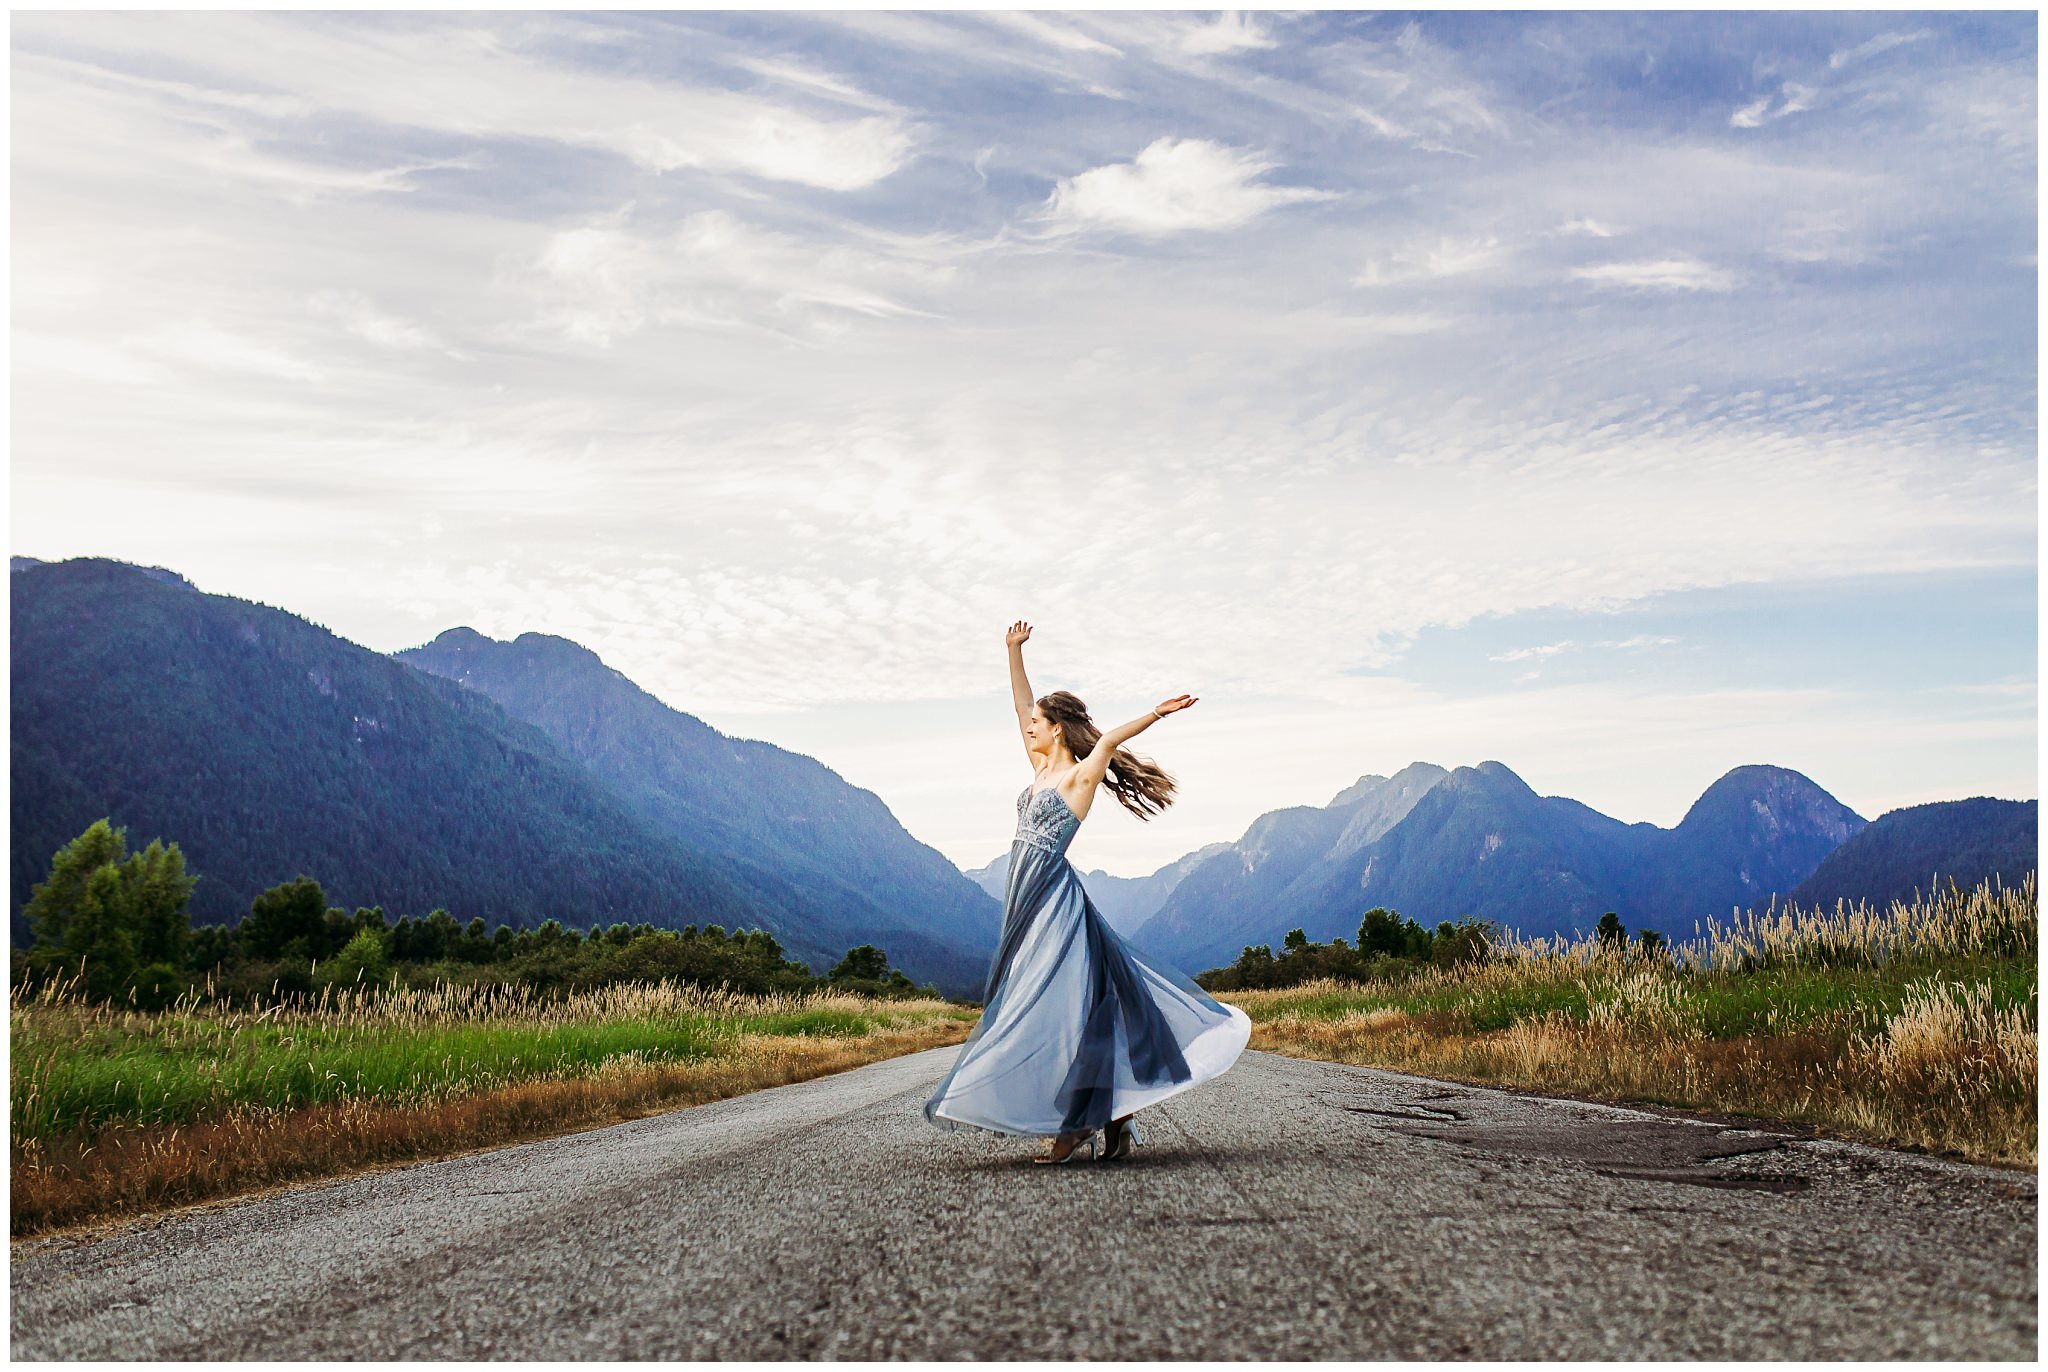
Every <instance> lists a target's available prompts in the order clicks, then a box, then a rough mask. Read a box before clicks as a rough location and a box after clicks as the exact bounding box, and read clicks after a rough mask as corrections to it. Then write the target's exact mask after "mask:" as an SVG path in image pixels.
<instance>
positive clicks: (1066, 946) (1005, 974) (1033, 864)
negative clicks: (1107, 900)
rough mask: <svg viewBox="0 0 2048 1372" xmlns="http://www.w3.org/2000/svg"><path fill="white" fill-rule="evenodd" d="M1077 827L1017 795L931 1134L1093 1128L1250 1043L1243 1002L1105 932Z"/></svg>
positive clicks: (1212, 1071)
mask: <svg viewBox="0 0 2048 1372" xmlns="http://www.w3.org/2000/svg"><path fill="white" fill-rule="evenodd" d="M1080 828H1081V821H1080V820H1079V819H1078V818H1076V817H1075V815H1074V812H1073V809H1072V808H1071V807H1070V806H1069V805H1068V804H1067V802H1066V799H1065V797H1063V796H1061V795H1060V793H1059V791H1058V790H1057V789H1056V788H1054V787H1051V786H1048V787H1046V788H1045V789H1044V790H1042V791H1035V790H1033V789H1032V788H1030V787H1028V786H1027V787H1025V788H1024V792H1023V794H1021V795H1019V796H1018V797H1017V836H1016V839H1015V841H1014V842H1012V843H1011V845H1010V882H1009V887H1008V889H1007V891H1006V892H1005V893H1004V897H1003V931H1002V937H1001V939H1000V941H999V942H998V944H997V946H996V956H995V961H994V963H993V964H992V965H991V966H990V968H989V974H988V982H987V985H986V986H985V988H984V989H983V992H982V1007H983V1008H982V1015H981V1022H980V1023H978V1024H976V1025H975V1026H974V1031H973V1032H972V1033H971V1034H969V1035H968V1036H967V1041H966V1043H964V1044H963V1045H961V1048H960V1056H959V1057H958V1058H957V1059H955V1060H954V1063H953V1067H952V1070H951V1071H949V1072H947V1073H946V1077H945V1080H943V1081H941V1082H940V1083H939V1089H938V1090H937V1091H935V1092H933V1093H932V1098H931V1099H930V1100H928V1101H926V1102H925V1106H924V1114H925V1118H926V1119H928V1120H930V1121H931V1122H932V1123H933V1124H934V1125H937V1126H938V1127H939V1128H941V1129H985V1130H989V1131H991V1132H994V1133H998V1134H1021V1135H1031V1136H1044V1135H1050V1134H1060V1133H1080V1132H1082V1131H1084V1130H1089V1129H1100V1128H1101V1127H1102V1126H1103V1125H1104V1124H1106V1123H1108V1122H1109V1121H1110V1120H1111V1119H1118V1118H1121V1117H1123V1116H1125V1115H1128V1114H1130V1113H1132V1112H1133V1111H1135V1110H1141V1109H1143V1108H1145V1107H1146V1106H1148V1105H1157V1104H1158V1103H1159V1102H1160V1101H1163V1100H1165V1099H1167V1098H1168V1097H1170V1096H1175V1095H1178V1094H1180V1093H1181V1092H1182V1091H1185V1090H1187V1089H1188V1088H1190V1087H1193V1086H1199V1085H1201V1084H1202V1083H1203V1082H1205V1081H1208V1080H1209V1079H1211V1078H1212V1077H1216V1076H1219V1075H1221V1074H1222V1073H1223V1072H1224V1071H1225V1070H1226V1069H1228V1068H1229V1066H1230V1065H1231V1064H1232V1063H1234V1062H1236V1061H1237V1056H1238V1054H1239V1053H1241V1052H1243V1051H1244V1046H1245V1043H1246V1041H1247V1040H1249V1039H1250V1038H1251V1032H1252V1023H1251V1020H1250V1018H1249V1017H1247V1016H1246V1014H1245V1013H1244V1011H1242V1010H1240V1009H1238V1008H1237V1007H1236V1006H1234V1005H1224V1004H1222V1003H1220V1002H1218V1001H1217V1000H1215V999H1214V998H1212V997H1211V996H1210V995H1209V993H1208V992H1206V991H1204V990H1203V989H1202V988H1201V987H1200V986H1197V985H1196V984H1195V983H1194V981H1193V980H1191V979H1190V978H1188V977H1186V976H1184V975H1182V974H1181V973H1180V972H1177V971H1175V970H1173V969H1172V968H1170V967H1162V966H1158V965H1156V964H1154V963H1152V962H1150V961H1148V960H1147V959H1146V958H1144V957H1143V956H1141V955H1140V954H1139V953H1138V952H1136V951H1135V950H1134V949H1132V948H1131V947H1130V946H1129V945H1127V944H1126V943H1125V942H1124V941H1123V940H1122V939H1121V938H1119V937H1118V936H1117V932H1116V931H1115V930H1114V929H1112V928H1110V927H1109V921H1108V920H1106V919H1104V918H1103V916H1102V912H1101V911H1100V910H1098V909H1097V908H1096V907H1095V902H1094V901H1092V900H1090V899H1089V898H1088V893H1087V891H1086V890H1084V889H1083V888H1082V886H1081V878H1080V875H1079V873H1077V872H1076V871H1075V870H1074V864H1073V863H1071V862H1069V861H1068V860H1067V845H1069V844H1070V843H1072V842H1073V840H1074V835H1075V834H1076V833H1078V832H1079V831H1080Z"/></svg>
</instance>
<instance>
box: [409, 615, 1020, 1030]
mask: <svg viewBox="0 0 2048 1372" xmlns="http://www.w3.org/2000/svg"><path fill="white" fill-rule="evenodd" d="M395 656H396V657H397V658H398V660H399V661H401V662H405V663H407V664H409V665H410V666H413V667H417V668H419V669H420V670H422V671H424V672H430V673H432V674H433V675H435V676H437V677H441V678H445V679H446V680H449V681H452V682H457V683H460V684H461V685H462V686H463V687H464V688H466V689H468V690H471V691H474V692H477V693H479V694H480V695H483V696H487V697H489V698H490V699H491V700H493V701H495V702H497V703H498V704H499V705H502V706H503V707H504V708H505V710H506V711H507V712H508V713H509V714H511V715H512V716H513V717H514V718H516V719H519V720H523V721H525V722H526V723H528V724H532V725H534V726H536V727H537V728H539V729H541V730H542V731H543V732H545V733H546V734H547V736H548V737H549V738H550V739H552V740H553V741H554V743H555V744H556V745H557V746H558V747H559V748H561V749H562V751H563V752H565V753H566V754H568V755H569V756H570V757H572V758H574V759H575V760H576V761H577V762H578V763H580V764H581V765H582V766H583V767H584V768H585V769H586V770H587V771H588V772H589V773H590V775H591V776H593V777H595V778H596V779H598V780H599V781H601V782H602V783H603V784H604V785H605V787H606V788H607V789H608V790H610V791H611V793H612V794H614V795H616V796H619V797H621V798H623V799H624V800H626V801H627V802H628V803H629V804H630V805H631V806H632V807H633V809H634V810H635V812H636V813H637V814H638V815H639V816H640V817H641V818H642V819H643V820H644V821H645V822H646V823H648V824H649V825H650V826H652V827H653V828H654V829H655V830H656V831H657V832H659V833H661V834H663V835H665V836H667V837H668V838H669V839H670V840H671V842H673V843H676V844H681V845H685V846H687V847H688V848H689V849H690V850H691V851H693V852H696V853H700V854H704V855H707V856H714V857H716V858H717V859H718V860H719V861H720V862H721V863H722V864H724V865H726V866H728V867H729V868H730V869H731V870H733V871H734V872H736V873H737V874H738V879H739V880H740V882H741V884H742V885H743V886H744V887H745V888H746V889H748V890H750V891H754V892H757V893H760V894H761V895H763V896H764V897H765V898H768V899H771V900H772V901H773V902H774V904H775V905H776V906H778V907H779V908H781V909H783V910H785V911H787V912H788V915H789V917H790V918H791V919H793V920H795V921H796V922H798V923H799V924H801V925H805V926H811V927H816V928H818V929H821V930H829V931H832V938H833V939H834V940H835V941H836V943H837V946H838V948H839V951H841V952H843V951H844V950H845V949H846V948H847V947H850V946H852V945H853V944H856V943H873V944H877V945H879V946H880V947H882V948H884V949H886V950H887V951H888V953H889V955H890V958H891V960H892V961H894V962H895V963H896V965H898V966H900V967H902V968H904V969H905V970H906V971H907V972H909V973H910V974H911V975H912V976H913V977H917V978H919V979H925V978H930V979H933V980H936V981H937V982H938V983H939V984H940V985H941V986H942V987H946V988H947V989H958V990H966V989H969V988H972V989H973V990H977V991H978V990H979V989H980V986H981V983H982V980H983V978H985V977H986V975H987V972H988V964H989V961H990V959H991V958H992V957H993V956H994V954H995V942H996V934H997V925H998V924H999V922H1000V918H1001V910H1000V908H999V906H998V905H997V904H996V903H995V902H994V901H992V900H990V898H989V897H988V896H987V895H986V894H985V893H984V892H983V891H981V890H978V889H977V888H976V886H975V884H974V883H973V882H971V881H969V880H968V879H967V878H966V877H965V876H963V875H962V874H961V872H960V871H959V869H958V868H956V867H954V866H953V864H952V863H951V862H949V861H947V860H946V858H945V856H944V855H943V854H941V853H940V852H938V851H937V850H936V849H934V848H930V847H928V846H926V845H925V844H923V843H920V842H918V841H917V840H916V839H915V838H913V837H912V836H911V835H910V834H909V833H908V832H907V831H906V830H905V829H904V828H903V826H902V825H901V824H900V823H898V822H897V820H896V817H895V816H894V815H893V814H891V813H890V812H889V808H888V806H886V805H885V804H883V803H882V800H881V798H880V797H878V796H876V795H875V794H874V793H873V792H872V791H866V790H862V789H861V788H859V787H857V786H853V785H850V784H848V783H847V782H846V781H845V780H844V779H843V778H841V777H840V776H839V775H838V774H837V773H836V772H834V771H832V770H831V769H830V768H828V767H826V766H825V765H824V764H823V763H821V762H818V761H817V760H816V759H815V758H810V757H805V756H804V755H802V754H800V753H792V752H789V751H788V750H786V749H782V748H778V747H776V746H774V745H773V744H770V743H762V742H758V741H755V740H752V739H737V738H731V737H728V736H727V735H725V734H722V733H720V732H719V731H718V730H716V729H714V728H712V727H711V726H710V725H708V724H706V723H705V722H704V721H702V720H700V719H698V718H696V717H695V716H693V715H689V714H685V713H684V712H682V711H680V710H676V709H672V708H671V707H669V706H667V705H665V704H663V703H662V702H661V701H660V700H657V699H656V698H655V697H654V696H652V695H650V694H649V693H648V692H647V691H645V690H643V689H642V688H641V687H639V686H637V685H635V684H634V683H633V682H632V681H630V680H628V679H627V678H626V677H625V676H624V675H622V674H621V673H620V672H618V671H617V670H616V669H614V668H611V667H608V666H606V665H605V664H604V662H603V661H602V660H601V659H600V658H599V657H598V656H597V654H595V653H593V652H591V651H590V650H589V649H588V648H585V647H583V646H582V645H580V644H577V643H574V642H571V641H570V640H568V639H565V638H558V637H555V636H553V635H550V634H535V633H527V634H521V635H520V636H519V637H518V638H517V639H514V640H512V641H510V642H501V641H499V640H496V639H492V638H487V637H485V636H484V635H482V634H480V633H477V632H476V631H475V630H474V629H469V628H457V629H450V630H448V631H446V632H445V633H443V634H441V635H440V636H439V637H438V638H436V639H434V641H433V642H431V643H428V644H425V645H423V646H421V647H418V648H408V649H406V650H405V651H403V652H400V653H398V654H395ZM820 970H822V969H820Z"/></svg>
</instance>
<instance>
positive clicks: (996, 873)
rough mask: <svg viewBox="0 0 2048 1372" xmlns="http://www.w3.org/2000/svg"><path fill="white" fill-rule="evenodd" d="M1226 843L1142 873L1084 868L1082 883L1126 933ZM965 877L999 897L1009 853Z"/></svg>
mask: <svg viewBox="0 0 2048 1372" xmlns="http://www.w3.org/2000/svg"><path fill="white" fill-rule="evenodd" d="M1229 847H1231V845H1230V844H1228V843H1210V844H1205V845H1203V846H1202V847H1200V848H1197V849H1196V850H1195V851H1194V852H1192V853H1189V854H1187V855H1186V856H1185V857H1179V858H1175V859H1174V860H1173V861H1172V862H1169V863H1167V864H1166V865H1165V866H1164V867H1161V868H1160V869H1159V870H1158V871H1156V872H1153V873H1151V874H1149V875H1147V876H1142V877H1118V876H1111V875H1110V874H1109V873H1108V872H1104V871H1100V870H1097V871H1093V872H1083V873H1081V887H1082V889H1083V890H1085V891H1087V892H1088V898H1089V899H1090V900H1092V901H1094V902H1095V908H1096V909H1098V910H1100V911H1102V917H1103V918H1104V919H1106V920H1108V921H1109V927H1110V928H1112V929H1114V930H1116V931H1117V932H1118V933H1119V934H1122V935H1124V936H1125V937H1129V936H1130V935H1132V934H1133V933H1135V932H1136V931H1137V929H1138V928H1139V927H1140V926H1141V925H1143V924H1144V923H1145V921H1146V920H1148V919H1150V918H1152V916H1153V915H1155V914H1157V913H1158V911H1159V907H1160V906H1161V905H1162V904H1164V903H1165V901H1166V898H1167V897H1168V896H1169V895H1172V894H1173V888H1174V887H1176V886H1178V885H1180V882H1181V878H1183V877H1185V876H1186V875H1187V874H1188V873H1189V872H1191V871H1193V870H1194V869H1195V868H1196V867H1197V866H1198V865H1200V864H1201V863H1203V862H1205V861H1207V860H1208V859H1209V858H1211V857H1214V856H1215V855H1216V854H1218V853H1220V852H1223V851H1225V850H1226V849H1228V848H1229ZM967 878H968V880H970V881H972V882H973V883H974V884H975V885H977V886H979V887H980V888H981V889H982V890H984V891H986V892H988V893H989V894H990V895H992V896H994V897H995V898H996V900H997V901H1001V900H1002V898H1003V895H1004V892H1005V891H1006V889H1007V888H1008V886H1009V881H1010V855H1009V854H1008V853H1004V854H1003V855H1002V856H1001V857H998V858H997V859H996V860H995V861H993V862H991V863H989V864H988V865H987V866H986V867H977V868H975V869H974V870H973V871H971V872H969V873H967Z"/></svg>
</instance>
